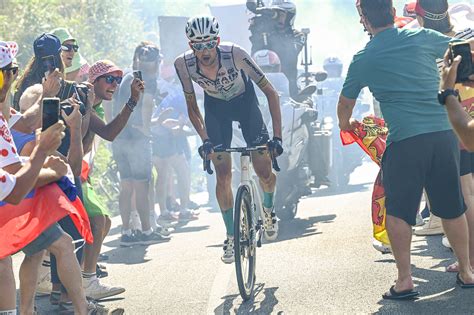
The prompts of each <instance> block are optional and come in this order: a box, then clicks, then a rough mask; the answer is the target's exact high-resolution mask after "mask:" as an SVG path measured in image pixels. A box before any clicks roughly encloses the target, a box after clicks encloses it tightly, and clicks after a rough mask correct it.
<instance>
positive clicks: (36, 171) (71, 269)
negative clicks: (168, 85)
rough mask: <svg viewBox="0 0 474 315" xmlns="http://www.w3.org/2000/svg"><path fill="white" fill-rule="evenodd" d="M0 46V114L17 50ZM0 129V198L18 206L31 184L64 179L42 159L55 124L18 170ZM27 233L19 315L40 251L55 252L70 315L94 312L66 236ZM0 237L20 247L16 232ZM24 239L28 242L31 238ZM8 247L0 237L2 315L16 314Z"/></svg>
mask: <svg viewBox="0 0 474 315" xmlns="http://www.w3.org/2000/svg"><path fill="white" fill-rule="evenodd" d="M0 46H1V51H2V53H1V54H0V68H1V74H2V77H3V78H4V83H3V85H2V87H1V88H0V105H1V107H2V108H1V111H2V112H4V106H5V105H4V103H5V99H6V95H7V94H8V93H9V89H10V87H11V84H12V82H13V80H12V78H13V73H14V72H15V71H18V69H17V68H16V70H15V69H14V68H13V67H12V62H11V61H12V59H13V57H14V55H15V54H16V52H17V49H16V44H14V43H5V42H0ZM13 47H15V48H13ZM0 124H2V126H1V127H0V128H1V129H2V131H3V132H2V135H3V137H2V139H1V143H0V146H1V147H2V148H3V151H7V152H9V153H11V154H9V157H8V158H5V157H2V159H1V162H0V167H1V168H2V171H1V172H4V171H6V172H8V173H9V174H10V175H8V174H5V179H7V178H8V180H9V183H10V185H9V188H8V189H5V190H3V189H2V196H1V198H0V199H2V200H5V201H6V202H11V203H13V204H18V203H20V202H22V199H23V197H25V195H26V194H27V193H28V192H29V191H30V190H31V189H32V188H33V187H34V186H35V185H36V186H41V185H44V184H47V183H49V182H51V181H55V180H57V179H59V178H60V177H61V176H62V175H63V174H65V170H66V168H65V164H64V163H63V162H62V161H61V160H60V159H57V158H51V157H48V156H49V155H50V154H51V153H52V152H54V151H55V150H56V148H57V147H58V146H59V144H60V141H61V138H62V137H63V136H64V134H63V133H62V131H63V130H64V126H63V125H62V123H57V124H56V125H54V126H52V127H50V128H48V130H46V131H44V132H42V133H41V134H39V132H38V133H37V145H36V146H35V148H34V150H33V152H32V154H31V156H30V159H29V161H28V162H26V163H25V164H24V165H22V164H21V162H20V159H19V157H18V155H17V154H16V148H15V145H14V143H13V141H12V139H11V137H10V132H9V128H8V124H6V120H5V119H4V118H3V117H1V120H0ZM45 161H46V163H45ZM41 172H43V173H41ZM41 174H42V175H41ZM38 176H39V177H38ZM5 182H6V180H5ZM4 192H5V193H4ZM3 193H4V194H3ZM58 207H59V205H58ZM17 209H18V212H19V214H20V213H21V212H22V211H23V212H24V211H25V208H24V207H22V206H21V204H20V206H19V207H18V208H17ZM54 210H55V209H51V213H50V214H48V215H51V216H53V215H54V214H53V212H54ZM40 222H41V221H40ZM0 226H1V227H2V229H5V228H6V226H8V225H6V224H4V223H2V224H0ZM25 228H26V227H25ZM25 230H28V229H22V231H25ZM30 231H31V232H30V233H33V232H34V233H35V235H36V236H37V238H36V239H34V238H33V239H34V241H33V242H31V243H29V244H28V245H27V246H26V247H24V248H23V251H24V252H25V254H26V256H25V259H24V261H23V263H22V266H21V268H20V280H21V285H20V291H21V295H20V297H21V300H20V302H21V311H22V313H25V314H31V313H33V308H34V292H35V286H36V276H37V270H38V266H39V263H40V262H41V259H42V256H43V251H44V249H46V248H47V249H49V250H50V251H51V252H52V253H55V254H56V255H57V257H58V260H59V266H60V273H61V277H62V279H63V281H64V283H65V285H66V286H67V289H68V291H69V292H70V294H71V297H72V299H73V303H74V308H75V312H76V313H77V314H89V311H91V312H90V313H96V311H97V310H98V309H99V308H98V307H97V306H95V305H93V304H89V305H88V303H87V301H86V298H85V294H84V291H83V289H82V287H81V284H80V267H79V264H78V263H77V261H76V260H75V258H74V254H73V247H72V243H71V241H72V240H71V238H70V237H69V236H67V235H66V234H65V233H64V232H63V231H62V230H61V228H60V227H59V226H58V225H57V224H53V225H51V226H50V227H47V226H44V227H43V228H42V230H38V229H33V230H32V229H30ZM0 232H1V234H2V235H12V234H16V235H15V236H14V237H13V238H12V240H13V241H14V242H15V243H16V244H18V242H23V240H19V239H18V235H20V234H21V233H13V231H6V230H2V231H0ZM16 232H18V231H16ZM24 236H25V237H28V238H30V239H31V237H32V236H33V235H24ZM8 242H9V239H8V238H3V239H2V246H1V247H0V248H1V250H2V252H1V253H0V257H1V260H0V268H2V270H1V271H2V272H1V275H0V277H2V279H1V281H0V287H1V289H0V293H1V294H0V311H5V312H7V313H8V314H16V310H15V284H14V279H13V277H12V276H13V274H12V272H11V259H10V257H8V256H7V257H5V256H3V255H4V254H5V253H4V251H5V250H6V249H7V248H9V243H8Z"/></svg>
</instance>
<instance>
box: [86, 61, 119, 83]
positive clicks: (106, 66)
mask: <svg viewBox="0 0 474 315" xmlns="http://www.w3.org/2000/svg"><path fill="white" fill-rule="evenodd" d="M115 71H119V72H120V75H121V76H123V71H122V69H120V68H119V67H117V66H116V65H115V64H114V63H113V62H112V61H110V60H99V61H97V62H96V63H94V64H93V65H92V66H91V68H90V69H89V82H91V83H94V82H95V80H97V78H98V77H100V76H103V75H105V74H108V73H112V72H115Z"/></svg>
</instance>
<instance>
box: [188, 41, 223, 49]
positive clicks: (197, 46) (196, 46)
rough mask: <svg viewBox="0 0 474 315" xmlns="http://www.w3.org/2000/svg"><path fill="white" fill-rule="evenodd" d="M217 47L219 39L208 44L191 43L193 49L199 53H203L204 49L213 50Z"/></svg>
mask: <svg viewBox="0 0 474 315" xmlns="http://www.w3.org/2000/svg"><path fill="white" fill-rule="evenodd" d="M216 46H217V39H213V40H210V41H208V42H197V43H193V42H191V47H193V49H194V50H197V51H202V50H204V49H213V48H215V47H216Z"/></svg>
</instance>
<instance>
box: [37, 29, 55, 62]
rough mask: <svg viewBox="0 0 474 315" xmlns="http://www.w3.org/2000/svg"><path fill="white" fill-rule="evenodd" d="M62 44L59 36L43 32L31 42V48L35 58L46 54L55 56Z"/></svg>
mask: <svg viewBox="0 0 474 315" xmlns="http://www.w3.org/2000/svg"><path fill="white" fill-rule="evenodd" d="M61 49H62V46H61V42H60V41H59V38H57V37H56V36H55V35H53V34H47V33H43V34H42V35H41V36H40V37H38V38H37V39H35V41H34V43H33V50H34V52H35V57H36V58H43V57H46V56H51V55H53V56H56V55H58V54H59V53H60V52H61Z"/></svg>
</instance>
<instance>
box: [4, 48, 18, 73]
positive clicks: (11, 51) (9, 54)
mask: <svg viewBox="0 0 474 315" xmlns="http://www.w3.org/2000/svg"><path fill="white" fill-rule="evenodd" d="M17 53H18V45H17V43H15V42H2V41H0V68H3V67H5V66H7V65H8V64H10V63H11V62H12V61H13V59H14V58H15V56H16V54H17Z"/></svg>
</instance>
